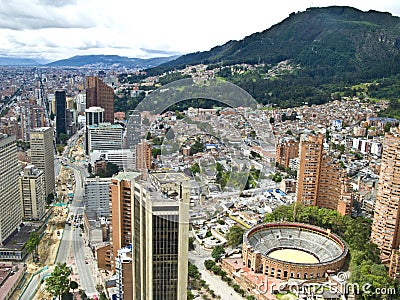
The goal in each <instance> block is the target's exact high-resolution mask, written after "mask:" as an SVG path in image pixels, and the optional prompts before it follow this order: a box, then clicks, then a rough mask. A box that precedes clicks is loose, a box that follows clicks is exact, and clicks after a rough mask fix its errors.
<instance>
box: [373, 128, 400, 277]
mask: <svg viewBox="0 0 400 300" xmlns="http://www.w3.org/2000/svg"><path fill="white" fill-rule="evenodd" d="M399 202H400V130H399V129H397V130H394V131H392V132H390V133H387V134H386V136H385V140H384V144H383V153H382V163H381V171H380V175H379V182H378V193H377V196H376V202H375V213H374V220H373V223H372V233H371V241H372V242H374V243H375V244H377V245H378V247H379V249H380V251H381V255H380V257H381V260H382V262H383V263H385V264H387V265H390V270H389V273H390V274H391V275H392V276H393V277H397V278H400V274H399V271H398V269H399V270H400V268H399V266H400V260H399V253H398V252H399V245H400V232H399V231H400V216H399V214H400V209H399Z"/></svg>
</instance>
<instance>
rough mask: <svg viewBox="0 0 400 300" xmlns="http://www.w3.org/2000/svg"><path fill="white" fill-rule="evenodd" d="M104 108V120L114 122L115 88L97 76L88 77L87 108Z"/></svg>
mask: <svg viewBox="0 0 400 300" xmlns="http://www.w3.org/2000/svg"><path fill="white" fill-rule="evenodd" d="M92 106H100V107H102V108H104V121H105V122H110V123H114V90H113V88H112V87H110V86H108V85H107V84H105V83H104V82H103V81H102V80H101V79H99V78H98V77H96V76H88V77H86V108H89V107H92Z"/></svg>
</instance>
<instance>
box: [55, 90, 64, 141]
mask: <svg viewBox="0 0 400 300" xmlns="http://www.w3.org/2000/svg"><path fill="white" fill-rule="evenodd" d="M66 99H67V97H66V94H65V91H56V93H55V100H56V132H57V138H59V137H60V134H61V133H64V134H67V119H66V109H67V102H66Z"/></svg>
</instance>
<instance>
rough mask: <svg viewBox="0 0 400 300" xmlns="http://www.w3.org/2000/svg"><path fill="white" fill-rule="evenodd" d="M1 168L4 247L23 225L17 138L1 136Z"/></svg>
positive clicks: (0, 211)
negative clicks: (6, 241) (5, 242)
mask: <svg viewBox="0 0 400 300" xmlns="http://www.w3.org/2000/svg"><path fill="white" fill-rule="evenodd" d="M0 166H1V167H0V185H1V188H0V245H3V243H4V241H5V240H6V239H7V238H8V237H9V236H10V235H11V234H12V233H13V232H14V231H16V230H17V228H18V226H19V225H20V224H21V223H22V214H23V211H22V200H21V197H20V191H19V182H18V181H19V173H20V165H19V163H18V160H17V146H16V144H15V136H7V135H3V134H2V135H0Z"/></svg>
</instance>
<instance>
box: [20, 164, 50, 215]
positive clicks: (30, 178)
mask: <svg viewBox="0 0 400 300" xmlns="http://www.w3.org/2000/svg"><path fill="white" fill-rule="evenodd" d="M19 184H20V193H21V199H22V205H23V206H22V207H23V212H24V219H26V220H41V219H42V218H43V216H44V214H45V212H46V187H45V180H44V173H43V172H42V171H40V170H39V169H37V168H36V167H35V166H34V165H28V166H26V167H25V168H24V170H23V172H22V174H21V177H20V181H19Z"/></svg>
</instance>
